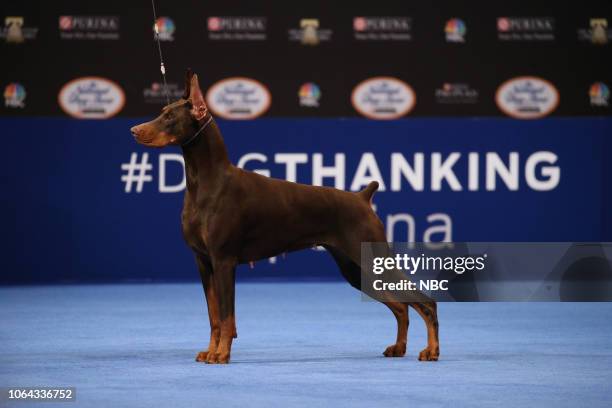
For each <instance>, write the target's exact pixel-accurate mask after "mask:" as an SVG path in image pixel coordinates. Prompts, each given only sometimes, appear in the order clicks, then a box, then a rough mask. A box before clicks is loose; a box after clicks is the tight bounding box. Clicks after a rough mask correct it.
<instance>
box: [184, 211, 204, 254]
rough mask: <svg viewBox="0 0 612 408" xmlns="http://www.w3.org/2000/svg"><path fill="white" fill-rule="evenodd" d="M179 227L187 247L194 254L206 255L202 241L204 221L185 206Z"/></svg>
mask: <svg viewBox="0 0 612 408" xmlns="http://www.w3.org/2000/svg"><path fill="white" fill-rule="evenodd" d="M181 227H182V230H183V238H184V239H185V242H186V243H187V245H188V246H189V247H190V248H191V249H193V250H194V251H196V252H199V253H202V254H207V253H208V250H207V245H206V242H205V239H204V237H205V230H206V219H205V218H204V217H202V216H201V214H198V212H197V211H195V210H194V209H193V207H191V206H189V205H187V204H186V205H185V207H184V208H183V213H182V214H181Z"/></svg>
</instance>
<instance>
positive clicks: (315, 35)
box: [289, 18, 333, 45]
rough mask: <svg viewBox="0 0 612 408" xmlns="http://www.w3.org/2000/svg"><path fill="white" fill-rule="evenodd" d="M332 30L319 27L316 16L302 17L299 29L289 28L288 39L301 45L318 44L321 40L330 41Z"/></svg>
mask: <svg viewBox="0 0 612 408" xmlns="http://www.w3.org/2000/svg"><path fill="white" fill-rule="evenodd" d="M332 34H333V32H332V30H329V29H326V28H321V27H320V23H319V20H318V19H316V18H303V19H301V20H300V28H299V29H295V28H294V29H290V30H289V41H298V42H300V43H302V45H318V44H319V43H320V42H323V41H330V40H331V37H332Z"/></svg>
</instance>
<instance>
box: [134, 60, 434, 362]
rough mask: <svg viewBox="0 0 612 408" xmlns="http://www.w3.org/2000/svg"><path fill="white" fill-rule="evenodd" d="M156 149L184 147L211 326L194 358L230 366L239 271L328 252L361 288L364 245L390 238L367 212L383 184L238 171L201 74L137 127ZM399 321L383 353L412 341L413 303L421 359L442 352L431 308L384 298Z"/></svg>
mask: <svg viewBox="0 0 612 408" xmlns="http://www.w3.org/2000/svg"><path fill="white" fill-rule="evenodd" d="M131 131H132V134H133V135H134V137H135V138H136V140H137V141H138V142H139V143H141V144H143V145H145V146H151V147H164V146H168V145H178V146H181V147H182V150H183V156H184V158H185V172H186V181H187V188H186V191H185V200H184V204H183V212H182V216H181V217H182V226H183V235H184V238H185V241H187V244H188V245H189V247H190V248H191V249H192V250H193V252H194V254H195V257H196V262H197V265H198V268H199V271H200V276H201V277H202V284H203V286H204V293H205V295H206V302H207V305H208V318H209V320H210V343H209V345H208V349H207V350H206V351H202V352H200V353H199V354H198V355H197V357H196V361H201V362H206V363H228V362H229V360H230V351H231V347H232V340H233V339H234V338H235V337H237V334H236V321H235V317H234V290H235V269H236V266H237V265H238V264H245V263H249V262H252V261H257V260H260V259H265V258H268V257H271V256H275V255H278V254H281V253H284V252H288V251H295V250H298V249H304V248H311V247H313V246H316V245H322V246H324V247H325V248H326V249H327V251H328V252H329V253H330V254H331V255H332V257H333V258H334V260H335V261H336V263H337V264H338V267H339V268H340V271H341V272H342V275H343V276H344V278H346V280H347V281H348V282H349V284H350V285H351V286H353V287H355V288H357V289H361V269H360V262H361V255H360V251H361V242H386V238H385V232H384V227H383V225H382V223H381V222H380V220H379V219H378V217H377V216H376V214H375V213H374V211H373V210H372V207H371V199H372V196H373V195H374V192H375V191H376V189H377V188H378V183H377V182H372V183H370V184H369V185H368V186H367V187H366V188H365V189H364V190H363V191H360V192H358V193H352V192H347V191H342V190H337V189H334V188H330V187H319V186H311V185H303V184H297V183H291V182H288V181H284V180H278V179H273V178H268V177H265V176H262V175H259V174H256V173H252V172H249V171H245V170H242V169H239V168H237V167H235V166H233V165H232V164H231V163H230V161H229V159H228V156H227V151H226V149H225V145H224V143H223V137H222V136H221V132H220V130H219V127H218V126H217V124H216V123H215V120H214V119H213V117H212V115H211V114H210V112H209V110H208V108H207V106H206V103H205V101H204V97H203V95H202V91H201V89H200V86H199V83H198V77H197V75H194V74H192V73H191V71H189V70H188V71H187V76H186V79H185V93H184V95H183V97H182V98H181V99H179V100H178V101H176V102H174V103H172V104H170V105H168V106H166V107H164V108H163V110H162V113H161V115H159V117H157V118H156V119H154V120H152V121H150V122H147V123H143V124H141V125H138V126H135V127H133V128H132V129H131ZM383 303H384V304H385V305H386V306H387V307H388V308H389V309H391V311H392V312H393V314H394V315H395V318H396V319H397V339H396V341H395V344H393V345H391V346H389V347H387V349H386V350H385V351H384V355H385V356H386V357H402V356H404V354H405V353H406V342H407V338H408V333H407V332H408V305H410V306H411V307H413V308H414V309H415V310H416V311H417V312H418V313H419V315H420V316H421V317H422V318H423V320H424V321H425V324H426V325H427V337H428V341H427V344H428V345H427V347H426V348H425V349H424V350H423V351H421V353H420V354H419V360H426V361H435V360H437V359H438V356H439V343H438V318H437V311H436V303H435V302H433V301H432V302H413V303H410V302H409V303H405V302H400V301H393V300H391V301H388V302H383Z"/></svg>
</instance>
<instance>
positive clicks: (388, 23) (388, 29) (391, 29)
mask: <svg viewBox="0 0 612 408" xmlns="http://www.w3.org/2000/svg"><path fill="white" fill-rule="evenodd" d="M353 35H354V37H355V39H356V40H359V41H410V40H411V39H412V19H411V18H410V17H355V18H353Z"/></svg>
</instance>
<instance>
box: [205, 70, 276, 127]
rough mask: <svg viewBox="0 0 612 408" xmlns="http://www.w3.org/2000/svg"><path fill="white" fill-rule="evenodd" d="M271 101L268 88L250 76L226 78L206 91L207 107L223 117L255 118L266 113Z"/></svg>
mask: <svg viewBox="0 0 612 408" xmlns="http://www.w3.org/2000/svg"><path fill="white" fill-rule="evenodd" d="M271 102H272V97H271V96H270V92H269V91H268V88H266V87H265V86H264V85H263V84H262V83H260V82H258V81H256V80H254V79H250V78H243V77H233V78H226V79H223V80H221V81H219V82H217V83H215V84H213V85H212V86H211V87H210V88H209V89H208V92H206V103H207V104H208V107H209V108H210V109H211V110H212V112H213V113H214V114H216V115H218V116H220V117H222V118H223V119H255V118H256V117H258V116H261V115H263V114H264V113H266V111H267V110H268V108H269V107H270V103H271Z"/></svg>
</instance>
